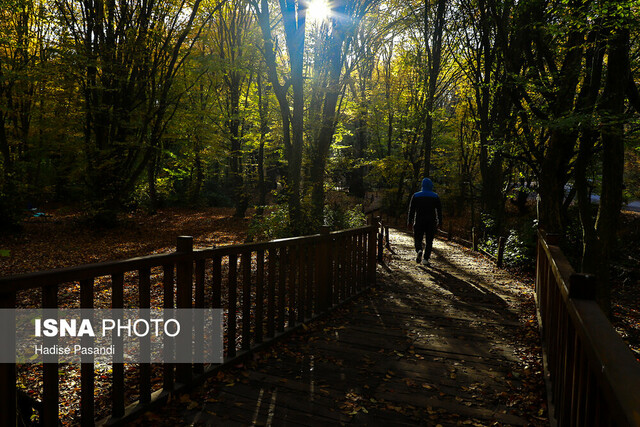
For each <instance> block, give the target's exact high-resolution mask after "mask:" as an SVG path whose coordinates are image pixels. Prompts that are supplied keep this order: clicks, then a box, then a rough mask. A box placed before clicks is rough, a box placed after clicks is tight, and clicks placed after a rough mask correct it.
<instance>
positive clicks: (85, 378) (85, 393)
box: [80, 278, 95, 426]
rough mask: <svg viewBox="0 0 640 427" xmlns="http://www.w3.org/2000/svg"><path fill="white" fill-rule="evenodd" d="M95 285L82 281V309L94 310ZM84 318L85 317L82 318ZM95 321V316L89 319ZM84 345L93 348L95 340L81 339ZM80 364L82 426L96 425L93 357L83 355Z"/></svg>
mask: <svg viewBox="0 0 640 427" xmlns="http://www.w3.org/2000/svg"><path fill="white" fill-rule="evenodd" d="M93 285H94V279H93V278H91V279H86V280H81V281H80V308H85V309H92V308H93ZM82 317H83V318H85V317H84V315H83V316H82ZM88 318H89V319H90V320H93V314H91V315H90V316H89V317H88ZM81 342H82V345H83V346H86V347H91V346H92V345H93V338H91V337H88V336H85V337H82V339H81ZM81 361H82V363H81V364H80V425H82V426H93V425H95V421H94V418H95V407H94V403H95V397H94V390H95V381H94V377H93V372H94V370H93V367H94V366H93V355H82V357H81Z"/></svg>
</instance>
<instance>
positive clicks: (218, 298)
mask: <svg viewBox="0 0 640 427" xmlns="http://www.w3.org/2000/svg"><path fill="white" fill-rule="evenodd" d="M380 231H381V230H380ZM377 234H379V230H378V226H377V225H370V226H366V227H360V228H354V229H350V230H343V231H338V232H332V233H330V232H329V230H328V228H324V229H323V232H322V233H321V234H318V235H313V236H305V237H295V238H289V239H281V240H274V241H270V242H264V243H253V244H243V245H233V246H223V247H218V248H212V249H203V250H193V239H192V238H191V237H184V236H183V237H178V242H177V250H176V252H173V253H169V254H163V255H151V256H146V257H141V258H134V259H128V260H123V261H113V262H104V263H99V264H90V265H84V266H78V267H71V268H63V269H57V270H51V271H46V272H38V273H32V274H24V275H19V276H11V277H4V278H0V307H2V308H14V307H16V300H17V299H18V300H19V299H20V298H19V296H20V295H19V293H20V292H22V291H25V290H30V289H40V290H41V295H42V296H41V303H40V304H39V306H40V307H41V308H58V307H60V306H61V304H60V303H59V293H60V291H61V289H63V288H64V287H68V286H76V284H78V283H79V286H80V301H79V304H77V306H76V307H68V306H66V307H65V308H93V307H94V296H95V295H94V294H95V290H94V285H95V283H96V279H98V278H105V277H106V278H107V280H108V281H109V283H110V285H109V287H110V291H111V302H110V305H111V307H112V308H138V307H139V308H147V307H151V302H152V300H153V298H152V288H153V289H156V287H155V286H154V285H153V284H154V283H156V281H158V284H157V286H158V287H160V288H161V289H159V291H160V292H161V299H162V303H161V304H162V307H164V308H172V307H176V308H191V307H194V308H223V309H225V311H226V313H227V317H226V328H225V330H224V339H225V343H226V344H225V348H224V355H225V364H228V363H237V362H238V361H239V360H240V359H241V358H243V357H246V355H248V354H249V353H250V352H252V351H255V350H256V349H258V348H261V347H263V346H264V345H268V344H269V342H271V341H273V340H274V339H276V338H280V337H282V336H283V335H285V334H287V333H289V332H291V331H292V330H294V329H296V328H297V327H299V326H300V325H302V323H304V322H306V321H308V320H310V319H312V318H316V317H317V316H319V315H323V314H325V313H327V312H328V311H329V310H330V309H331V308H332V307H334V306H335V305H337V304H339V303H342V302H344V301H346V300H348V299H350V298H351V297H353V296H355V295H357V294H358V293H359V292H361V291H363V290H365V289H366V288H368V287H369V286H371V285H372V284H374V283H375V271H376V270H375V269H376V247H377V244H378V241H379V239H378V238H377V237H378V236H377ZM132 280H133V283H131V285H133V286H129V283H130V282H131V281H132ZM132 288H134V289H135V291H134V292H135V293H137V303H136V304H135V307H130V305H131V304H127V302H128V300H129V298H125V297H124V295H125V292H128V293H131V292H132ZM136 288H137V289H136ZM156 290H158V289H156ZM154 295H155V294H154ZM36 308H37V307H36ZM6 326H7V325H3V327H6ZM6 344H7V343H3V345H6ZM58 369H59V365H58V364H56V363H46V364H44V365H43V390H42V399H41V402H40V403H39V404H38V408H37V409H38V412H39V416H40V422H41V425H44V426H54V425H57V424H58V418H59V408H58V406H59V382H60V378H59V371H58ZM80 369H81V387H80V393H79V394H80V414H81V423H82V425H94V424H96V421H95V418H96V413H95V406H94V405H95V403H94V402H95V400H94V392H95V374H94V364H93V363H83V364H81V368H80ZM137 369H138V373H137V374H138V390H137V391H138V393H139V399H138V401H137V402H134V403H132V404H130V405H126V404H125V390H126V384H125V377H126V376H125V367H124V365H123V364H118V363H114V364H113V365H112V372H113V375H112V379H111V380H112V384H111V390H112V391H111V409H110V413H111V415H110V416H108V417H107V418H105V419H103V420H101V421H99V422H98V424H104V423H107V424H119V423H123V422H125V421H126V420H128V419H131V418H132V417H134V416H136V415H137V414H140V413H143V412H145V411H147V410H149V409H150V408H152V407H153V406H154V405H157V404H160V403H162V402H163V401H165V400H166V399H167V398H168V396H169V394H170V393H172V392H174V391H178V390H180V389H182V388H188V387H189V386H193V384H195V383H197V382H199V381H202V380H203V378H205V377H206V376H208V375H211V374H212V373H213V372H215V371H217V370H218V369H220V365H211V366H204V365H202V364H192V365H189V364H186V365H185V364H176V365H171V364H163V365H162V370H163V373H162V375H163V379H162V388H161V389H159V390H155V391H153V390H152V367H151V365H150V364H139V366H138V368H137ZM16 376H17V374H16V365H15V364H2V365H0V425H2V426H9V425H16V422H17V413H18V410H17V407H18V404H17V401H18V399H17V394H18V391H17V386H16V379H17V378H16Z"/></svg>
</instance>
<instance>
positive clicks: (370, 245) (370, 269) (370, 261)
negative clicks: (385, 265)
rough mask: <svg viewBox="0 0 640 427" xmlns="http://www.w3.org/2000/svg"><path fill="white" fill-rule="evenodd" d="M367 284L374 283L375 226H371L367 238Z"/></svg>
mask: <svg viewBox="0 0 640 427" xmlns="http://www.w3.org/2000/svg"><path fill="white" fill-rule="evenodd" d="M367 252H368V255H367V284H368V285H375V283H376V226H375V225H373V223H372V224H371V228H370V229H369V235H368V237H367Z"/></svg>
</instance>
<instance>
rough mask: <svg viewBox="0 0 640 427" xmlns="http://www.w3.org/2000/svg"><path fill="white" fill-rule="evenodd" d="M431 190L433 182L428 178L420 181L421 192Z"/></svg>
mask: <svg viewBox="0 0 640 427" xmlns="http://www.w3.org/2000/svg"><path fill="white" fill-rule="evenodd" d="M431 190H433V182H431V180H430V179H429V178H425V179H423V180H422V191H431Z"/></svg>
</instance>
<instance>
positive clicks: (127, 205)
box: [0, 0, 640, 311]
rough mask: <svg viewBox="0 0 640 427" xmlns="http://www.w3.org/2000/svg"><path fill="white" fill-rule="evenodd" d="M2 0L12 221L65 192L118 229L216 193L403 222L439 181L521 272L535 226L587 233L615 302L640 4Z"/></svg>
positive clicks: (2, 163) (634, 121) (273, 211)
mask: <svg viewBox="0 0 640 427" xmlns="http://www.w3.org/2000/svg"><path fill="white" fill-rule="evenodd" d="M0 4H1V5H2V7H1V8H0V14H1V15H0V153H1V156H0V172H1V173H0V228H2V230H3V232H5V231H16V230H19V228H20V224H21V221H23V219H24V217H25V215H27V214H28V215H33V212H32V211H30V210H29V209H32V208H34V207H36V206H39V207H42V206H47V205H51V204H58V205H65V206H77V207H78V206H79V207H81V208H82V210H83V211H84V213H85V216H86V218H87V220H88V221H91V222H92V223H93V224H95V225H96V226H101V227H113V226H116V225H117V223H118V218H119V216H120V215H121V214H122V213H123V212H127V211H130V210H133V209H142V210H145V211H148V212H155V211H156V210H157V209H158V208H159V207H162V206H184V205H190V206H203V205H207V206H233V207H234V209H235V215H236V216H238V217H244V216H245V215H247V213H248V212H251V213H252V215H253V217H254V220H253V223H252V231H253V234H254V238H270V237H282V236H285V235H293V234H305V233H313V232H316V231H317V230H318V228H319V227H320V226H321V225H323V224H329V225H332V226H334V227H346V226H350V225H354V224H355V223H357V222H358V221H361V220H362V218H363V213H362V210H363V208H362V206H371V200H372V199H373V200H374V201H375V203H374V204H376V203H377V204H378V205H379V207H380V212H383V213H386V214H388V215H391V216H401V215H403V214H404V212H405V210H406V205H407V200H408V197H409V196H410V194H411V193H412V192H413V191H415V190H416V189H417V186H418V184H419V182H420V180H421V178H422V177H423V176H430V177H431V178H432V179H433V181H434V182H435V183H436V191H438V192H439V194H440V195H441V197H442V199H443V202H444V205H445V216H446V217H448V218H451V217H457V218H461V217H464V218H468V219H469V224H468V225H469V226H468V227H466V228H470V226H476V227H478V228H479V229H482V232H483V234H484V236H485V245H486V246H487V247H488V248H490V247H491V246H492V244H493V243H492V242H494V241H495V236H499V235H508V236H509V241H508V244H509V245H510V254H511V256H512V261H513V262H514V263H517V262H518V260H520V262H525V263H530V262H531V258H530V254H528V252H527V251H529V252H530V250H531V248H532V247H533V242H534V241H535V230H536V227H538V226H540V227H542V228H544V229H545V230H546V231H547V232H553V233H561V234H564V235H565V236H567V239H566V241H567V242H569V245H568V246H570V247H573V248H574V249H575V248H577V250H574V253H575V257H576V259H577V260H578V263H579V264H580V265H581V267H580V268H581V269H582V271H585V272H588V273H595V274H597V277H598V278H599V280H598V283H599V286H598V299H599V301H600V303H601V305H602V306H603V307H604V308H605V310H606V311H608V310H609V306H610V292H611V289H610V286H609V283H610V280H609V278H610V268H609V266H610V261H611V259H612V257H615V256H616V254H617V253H619V250H620V248H619V246H618V247H617V246H616V245H617V244H618V234H619V233H618V231H619V229H620V218H621V217H620V212H621V207H622V206H623V205H624V204H625V203H626V202H628V201H631V200H635V199H639V198H640V140H639V139H638V124H639V123H638V118H639V116H638V112H639V111H640V93H639V92H638V86H637V83H636V78H637V77H638V75H639V74H638V66H639V65H640V62H639V53H640V42H639V38H638V36H639V35H640V32H639V28H640V26H639V25H638V24H639V22H638V19H639V17H640V2H638V1H637V0H633V1H632V0H623V1H617V0H616V1H614V0H518V1H516V0H510V1H509V0H507V1H501V0H454V1H447V0H423V1H415V0H408V1H395V0H349V1H347V0H335V1H331V2H323V1H322V0H312V1H310V2H305V1H293V0H279V1H270V0H228V1H219V0H213V1H211V0H190V1H186V0H132V1H124V0H123V1H119V0H82V1H75V0H0ZM593 195H598V196H599V197H598V203H596V204H594V203H592V201H593V200H594V198H593V197H592V196H593ZM532 198H533V199H537V202H533V201H532ZM534 204H535V205H536V206H537V208H533V205H534ZM358 205H362V206H359V207H358ZM254 208H255V210H254ZM513 211H515V212H517V214H514V212H513ZM254 212H255V213H254ZM513 216H516V217H518V218H520V219H519V220H518V221H516V222H515V223H514V221H513V218H512V217H513ZM465 224H466V223H465ZM616 248H618V249H617V250H618V252H616ZM631 261H633V258H631ZM636 261H637V260H636Z"/></svg>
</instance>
